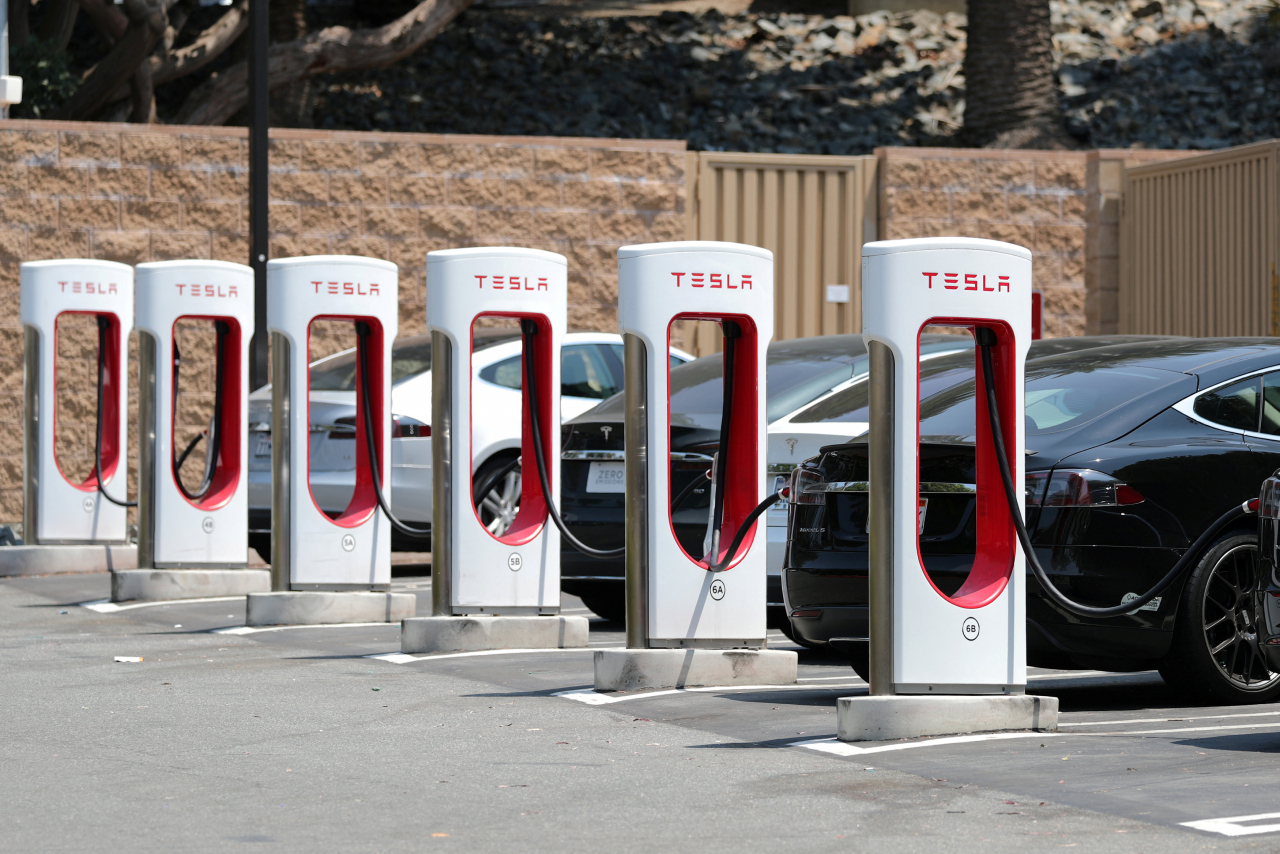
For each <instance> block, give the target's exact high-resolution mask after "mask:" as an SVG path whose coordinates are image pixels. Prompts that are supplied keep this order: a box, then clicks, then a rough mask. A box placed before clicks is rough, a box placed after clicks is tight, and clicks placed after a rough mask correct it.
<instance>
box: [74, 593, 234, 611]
mask: <svg viewBox="0 0 1280 854" xmlns="http://www.w3.org/2000/svg"><path fill="white" fill-rule="evenodd" d="M242 599H244V597H243V596H213V597H210V598H207V599H162V600H160V601H158V602H131V603H129V604H127V605H121V604H119V603H118V602H112V601H111V600H110V599H94V600H93V601H92V602H81V603H80V607H81V608H87V609H88V610H90V611H96V612H97V613H99V614H114V613H115V612H116V611H131V610H133V609H134V608H151V607H154V606H156V605H187V604H191V603H195V602H234V601H236V600H242Z"/></svg>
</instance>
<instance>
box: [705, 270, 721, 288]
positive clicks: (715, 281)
mask: <svg viewBox="0 0 1280 854" xmlns="http://www.w3.org/2000/svg"><path fill="white" fill-rule="evenodd" d="M707 278H708V279H709V280H710V281H711V287H713V288H723V287H724V285H722V284H720V274H719V273H712V274H710V275H709V276H707Z"/></svg>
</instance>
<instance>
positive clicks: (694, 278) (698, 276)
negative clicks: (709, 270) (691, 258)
mask: <svg viewBox="0 0 1280 854" xmlns="http://www.w3.org/2000/svg"><path fill="white" fill-rule="evenodd" d="M704 278H705V274H703V273H692V274H690V276H689V284H691V285H693V286H694V287H695V288H704V287H706V285H705V284H703V282H702V280H703V279H704Z"/></svg>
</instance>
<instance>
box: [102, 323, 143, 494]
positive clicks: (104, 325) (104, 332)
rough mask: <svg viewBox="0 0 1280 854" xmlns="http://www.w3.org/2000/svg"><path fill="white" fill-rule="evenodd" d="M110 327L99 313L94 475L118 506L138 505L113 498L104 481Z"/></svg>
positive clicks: (104, 492) (105, 492)
mask: <svg viewBox="0 0 1280 854" xmlns="http://www.w3.org/2000/svg"><path fill="white" fill-rule="evenodd" d="M110 329H111V321H110V320H108V319H107V317H106V315H103V314H100V315H98V424H97V428H96V429H95V430H94V440H93V476H94V478H95V479H96V480H97V482H98V493H99V494H100V495H102V497H103V498H105V499H107V500H108V501H110V502H111V503H112V504H114V505H116V506H117V507H137V506H138V502H137V501H121V500H119V499H117V498H113V497H112V495H111V493H109V492H107V488H106V486H105V485H103V483H102V402H103V400H104V399H105V395H104V394H103V389H104V388H105V387H106V384H107V358H106V357H107V333H108V332H109V331H110ZM117 417H121V418H122V417H124V413H123V412H121V413H118V415H117ZM121 450H123V449H121Z"/></svg>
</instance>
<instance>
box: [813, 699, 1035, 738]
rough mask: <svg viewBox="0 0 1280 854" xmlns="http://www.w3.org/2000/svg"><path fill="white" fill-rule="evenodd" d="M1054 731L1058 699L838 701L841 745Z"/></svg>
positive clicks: (837, 725) (838, 727)
mask: <svg viewBox="0 0 1280 854" xmlns="http://www.w3.org/2000/svg"><path fill="white" fill-rule="evenodd" d="M1057 729H1058V698H1057V697H1036V696H1032V695H1029V694H987V695H981V694H979V695H950V696H941V697H940V696H928V695H926V696H920V695H915V694H899V695H896V696H875V697H871V696H868V697H841V698H840V699H839V700H837V701H836V738H838V739H840V740H841V741H888V740H890V739H898V738H921V737H923V736H927V735H962V734H968V733H978V732H1003V731H1008V730H1036V731H1037V732H1056V731H1057Z"/></svg>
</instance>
